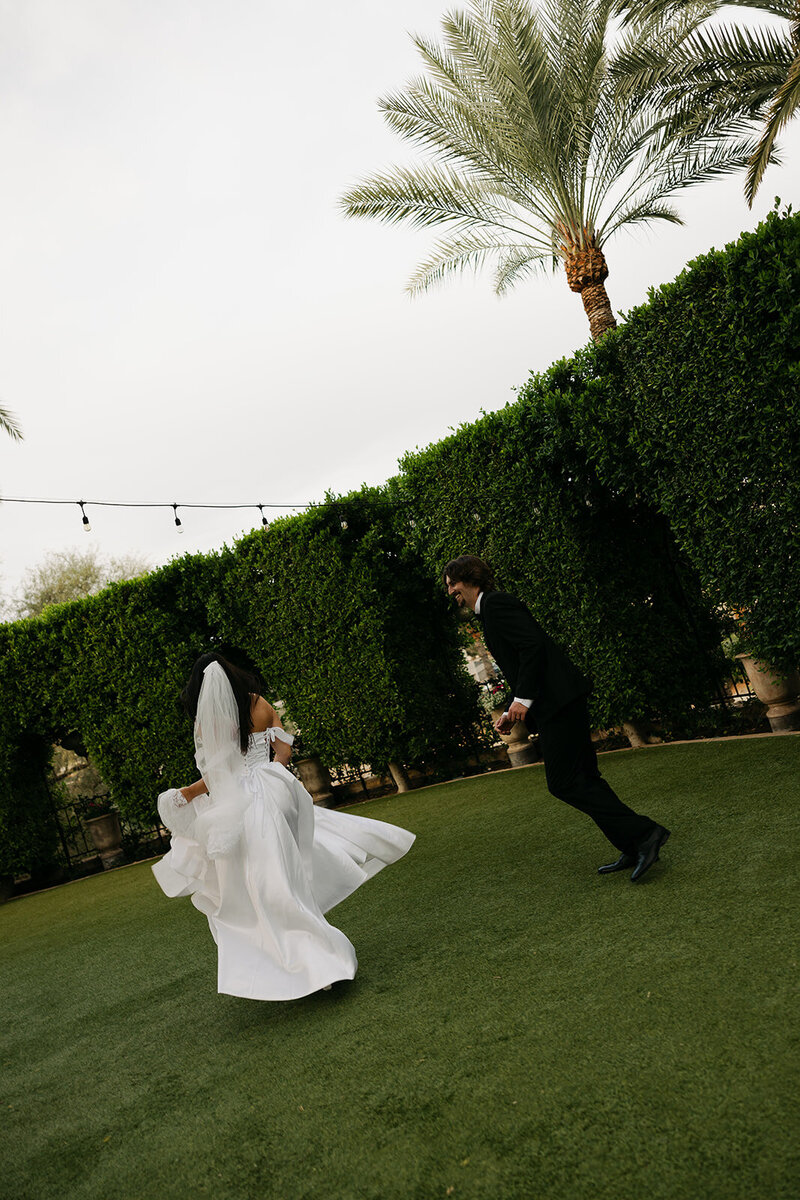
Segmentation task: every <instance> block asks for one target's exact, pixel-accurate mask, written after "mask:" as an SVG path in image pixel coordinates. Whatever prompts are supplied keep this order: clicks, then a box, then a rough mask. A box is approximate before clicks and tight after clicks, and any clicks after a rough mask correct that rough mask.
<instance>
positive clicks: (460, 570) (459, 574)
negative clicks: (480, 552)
mask: <svg viewBox="0 0 800 1200" xmlns="http://www.w3.org/2000/svg"><path fill="white" fill-rule="evenodd" d="M448 579H449V580H450V582H451V583H471V584H473V586H474V587H479V588H480V589H481V591H482V592H496V591H497V584H496V582H495V578H494V575H493V574H492V568H491V567H490V566H489V565H488V564H487V563H485V562H484V561H483V559H482V558H478V557H477V556H476V555H474V554H459V556H458V558H451V559H450V562H449V563H448V564H447V566H446V567H445V568H444V570H443V571H442V583H443V584H444V585H445V587H447V581H448Z"/></svg>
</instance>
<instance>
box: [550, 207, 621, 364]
mask: <svg viewBox="0 0 800 1200" xmlns="http://www.w3.org/2000/svg"><path fill="white" fill-rule="evenodd" d="M562 231H563V229H562ZM563 232H565V231H563ZM581 241H582V243H583V244H580V243H579V242H578V241H577V239H574V238H573V237H570V236H569V235H568V234H567V236H566V237H565V241H564V244H562V247H561V250H562V252H563V254H564V270H565V271H566V273H567V283H568V284H569V286H570V287H571V288H572V290H573V292H580V294H581V300H582V301H583V307H584V310H585V312H586V316H587V317H588V320H589V329H590V331H591V334H592V338H593V339H594V341H596V342H597V341H599V340H600V338H601V337H602V336H603V334H604V333H608V331H609V329H616V327H617V322H616V321H615V320H614V314H613V312H612V311H611V301H610V300H609V298H608V292H607V291H606V289H605V280H606V279H607V278H608V265H607V263H606V258H605V255H604V254H603V251H602V250H601V249H600V247H599V246H597V245H595V244H594V242H593V241H591V239H590V238H587V237H586V233H585V231H584V234H583V237H582V239H581Z"/></svg>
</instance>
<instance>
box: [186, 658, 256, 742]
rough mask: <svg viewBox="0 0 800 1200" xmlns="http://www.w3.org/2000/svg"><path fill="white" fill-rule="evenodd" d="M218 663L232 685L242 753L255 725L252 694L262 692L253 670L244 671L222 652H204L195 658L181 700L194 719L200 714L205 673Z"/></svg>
mask: <svg viewBox="0 0 800 1200" xmlns="http://www.w3.org/2000/svg"><path fill="white" fill-rule="evenodd" d="M212 662H215V663H219V665H220V666H221V667H222V669H223V671H224V672H225V674H226V675H227V676H228V682H229V683H230V685H231V687H232V688H233V695H234V699H235V700H236V707H237V708H238V710H239V745H240V746H241V748H242V754H244V753H245V751H246V750H247V739H248V737H249V736H250V733H251V730H252V728H253V718H252V714H251V704H252V702H253V695H256V696H258V695H259V694H260V692H261V686H262V685H261V680H260V679H259V678H258V676H257V675H255V674H254V673H253V672H252V671H243V670H242V668H241V667H235V666H234V665H233V663H232V662H228V660H227V658H223V657H222V655H221V654H215V653H214V652H213V651H212V652H211V653H209V654H201V655H200V657H199V658H197V659H195V662H194V666H193V667H192V670H191V674H190V675H189V678H188V679H187V681H186V686H185V687H184V689H183V691H182V692H181V703H182V704H183V707H184V708H185V709H186V711H187V713H188V714H189V716H190V717H191V718H192V720H194V719H195V717H196V716H197V701H198V700H199V699H200V688H201V687H202V686H203V672H204V671H205V669H206V667H207V666H208V665H209V663H212Z"/></svg>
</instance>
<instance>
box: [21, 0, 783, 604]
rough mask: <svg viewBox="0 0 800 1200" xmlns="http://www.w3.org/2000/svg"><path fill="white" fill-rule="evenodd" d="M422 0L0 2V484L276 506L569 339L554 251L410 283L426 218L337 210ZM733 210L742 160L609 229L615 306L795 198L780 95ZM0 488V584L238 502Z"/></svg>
mask: <svg viewBox="0 0 800 1200" xmlns="http://www.w3.org/2000/svg"><path fill="white" fill-rule="evenodd" d="M448 7H449V5H448V0H395V3H393V4H380V3H376V0H340V2H339V3H337V4H332V3H330V0H307V2H306V3H304V4H302V5H301V4H291V3H288V4H287V3H285V2H281V3H278V2H276V0H225V2H224V3H223V2H222V0H0V161H1V162H2V165H3V171H2V177H3V182H2V187H0V404H2V405H4V406H5V407H6V408H9V409H11V410H12V411H13V412H15V413H16V415H17V416H18V418H19V420H20V421H21V423H22V425H23V429H24V433H25V440H24V442H22V443H19V444H15V443H13V442H11V441H10V440H9V439H8V438H7V437H4V436H3V437H0V494H2V495H5V496H7V497H11V496H33V497H53V498H68V499H72V498H74V499H78V498H85V499H88V500H92V499H95V500H129V501H142V502H143V501H166V502H168V503H172V502H173V501H178V502H180V501H183V502H186V503H189V502H195V503H203V502H208V503H248V504H249V503H252V504H254V505H255V504H256V503H257V502H259V501H260V502H262V503H270V502H275V503H277V502H282V503H291V504H295V505H301V504H302V503H303V502H306V501H312V500H319V499H321V498H322V497H323V495H324V493H325V491H326V490H328V489H330V490H333V491H335V492H343V491H347V490H350V489H352V488H356V487H358V486H360V485H361V484H362V483H364V482H366V483H369V484H377V483H381V482H382V481H384V480H385V479H386V478H387V477H388V476H390V475H392V474H393V473H394V472H395V469H396V464H397V460H398V458H399V457H400V456H401V455H402V454H403V453H405V452H406V451H407V450H410V449H413V448H414V447H416V446H425V445H428V444H429V443H431V442H433V441H436V440H438V439H439V438H441V437H442V436H444V435H446V434H447V432H448V431H449V429H451V428H452V427H456V426H458V425H460V424H462V423H464V422H467V421H471V420H473V419H474V418H475V417H476V416H477V415H478V414H479V412H480V411H481V410H482V409H484V410H487V411H488V410H492V409H496V408H499V407H501V406H502V405H504V404H505V403H506V402H507V401H508V400H510V399H512V398H513V391H512V389H514V388H515V387H516V386H518V385H520V384H522V383H523V382H524V381H525V379H526V378H527V375H528V372H529V371H530V370H537V371H538V370H542V369H544V368H546V367H547V366H548V365H549V364H550V363H551V362H552V361H554V360H555V359H557V358H560V357H563V356H564V355H566V354H570V353H571V352H572V351H574V350H575V349H577V348H578V347H579V346H581V345H583V344H584V343H585V342H586V341H587V340H588V327H587V324H586V319H585V316H584V312H583V307H582V305H581V301H580V298H579V297H578V296H577V295H575V294H573V293H572V292H570V291H569V289H568V287H567V284H566V281H565V279H564V278H563V276H561V275H559V276H555V277H553V278H551V279H536V280H533V281H529V282H525V283H522V284H521V285H520V286H519V287H518V288H517V290H516V291H515V292H514V293H513V294H512V295H511V296H510V297H507V298H505V299H503V300H498V299H497V298H495V296H494V295H493V292H492V287H491V280H490V277H489V276H488V275H484V276H481V277H479V278H478V279H477V280H474V281H473V280H472V278H470V277H465V278H464V279H463V280H462V281H453V282H451V283H450V284H448V285H447V286H445V287H444V288H442V289H440V290H438V291H436V292H434V293H431V294H429V295H427V296H425V297H423V298H420V299H415V300H411V299H409V298H408V296H407V295H406V294H405V292H404V290H403V288H404V284H405V282H406V280H407V278H408V277H409V275H410V274H411V272H412V269H413V268H414V266H415V265H416V263H417V262H418V261H419V260H420V259H421V258H422V257H423V255H424V254H425V252H426V250H427V248H428V246H429V245H430V243H431V241H432V240H433V239H432V236H431V232H430V231H429V232H428V233H426V232H420V233H414V232H410V231H404V230H401V229H392V228H389V227H387V226H383V225H381V224H380V223H378V222H357V221H349V220H345V218H344V217H343V216H341V215H340V213H339V212H338V210H337V198H338V197H339V196H340V195H341V193H342V192H343V191H344V190H345V189H346V188H347V187H348V186H350V185H351V184H352V183H354V182H356V181H357V180H358V179H359V178H361V177H363V176H365V175H367V174H370V173H372V172H373V171H375V170H377V169H380V168H382V167H384V166H387V165H389V164H391V163H394V162H401V161H409V160H410V159H411V158H412V157H413V152H412V150H411V148H410V146H406V145H405V144H404V143H403V142H402V141H401V140H400V139H399V138H397V137H396V136H395V135H393V134H392V133H391V132H390V131H389V129H388V128H386V127H385V126H384V123H383V120H382V118H381V116H380V114H379V112H378V109H377V104H376V100H377V98H378V97H379V96H380V95H383V94H385V93H386V92H388V91H391V90H393V89H394V88H397V87H399V86H402V84H403V83H404V82H406V80H407V79H408V78H409V77H410V76H411V75H413V74H416V73H417V69H418V68H417V56H416V52H415V51H414V48H413V46H412V45H411V42H410V39H409V37H408V32H409V31H416V32H421V33H425V34H428V35H432V36H436V35H437V34H438V30H439V27H440V19H441V15H442V13H443V12H444V11H445V10H446V8H448ZM782 145H783V147H784V152H785V153H784V166H783V167H782V168H778V167H773V168H771V169H770V171H769V172H768V174H767V177H766V182H765V184H764V185H763V186H762V189H761V193H760V196H759V199H758V201H757V204H756V206H755V208H754V210H753V212H750V211H749V210H748V209H747V207H746V205H745V203H744V201H743V200H742V198H741V181H740V180H739V179H731V180H725V181H722V182H717V183H713V184H708V185H705V186H704V187H702V188H699V189H695V190H690V191H688V192H686V193H685V194H684V195H683V196H682V197H680V198H679V199H678V204H679V207H680V209H681V212H682V214H683V216H684V217H685V220H686V225H685V227H683V228H678V227H674V226H668V225H664V226H663V227H661V228H658V229H656V230H655V231H651V232H649V233H648V232H646V231H642V232H639V233H636V234H630V233H623V234H621V235H618V237H617V238H616V240H615V241H613V242H612V243H611V246H610V248H609V251H608V259H609V264H610V268H611V274H610V277H609V280H608V284H607V286H608V291H609V294H610V296H611V302H612V306H613V307H614V309H615V311H617V312H624V311H626V310H627V309H629V308H631V307H632V306H633V305H635V304H638V303H641V302H642V301H644V300H645V299H646V294H647V289H648V287H649V286H651V285H657V284H659V283H662V282H665V281H667V280H670V279H672V278H674V276H675V275H676V274H677V273H678V272H679V271H680V269H681V268H682V267H683V266H684V265H685V263H686V262H687V261H688V260H689V259H691V258H693V257H694V256H696V255H697V254H700V253H703V252H704V251H706V250H708V249H709V248H710V247H711V246H717V247H720V246H722V245H724V244H725V243H726V242H728V241H731V240H733V239H734V238H736V237H737V236H738V234H739V233H740V231H741V230H743V229H751V228H753V227H754V226H755V225H756V224H757V222H758V221H759V220H760V219H762V218H763V216H764V214H765V213H766V212H767V211H768V210H769V209H770V208H771V207H772V203H773V198H774V196H775V195H776V194H779V195H780V196H781V197H782V199H783V200H784V202H786V201H792V202H794V204H795V207H797V192H798V188H797V182H798V176H799V175H800V172H798V169H797V168H798V163H800V121H796V122H795V123H794V125H793V126H792V127H790V130H789V133H788V135H787V136H786V137H785V138H784V139H783V142H782ZM89 516H90V518H91V521H92V527H93V532H92V533H91V534H89V535H85V534H84V533H83V532H82V529H81V524H80V513H79V511H78V509H77V508H74V509H73V508H57V507H47V508H45V507H39V506H35V507H34V506H24V505H19V504H0V589H2V591H4V592H6V593H9V592H12V591H13V589H14V588H15V586H16V585H17V584H18V581H19V578H20V575H21V574H22V572H23V570H24V569H25V568H26V567H29V566H32V565H33V564H35V563H36V562H38V561H40V560H41V558H42V557H43V555H44V554H45V553H46V552H47V551H50V550H53V549H63V548H66V547H70V546H75V547H77V548H78V549H83V548H85V547H86V546H87V545H88V544H89V542H90V539H91V540H92V541H93V542H94V544H96V545H97V546H98V548H99V549H100V551H101V552H102V554H104V555H106V556H112V555H122V554H127V553H136V554H139V555H145V556H147V557H148V558H149V560H150V562H151V564H152V565H153V566H155V565H158V564H160V563H163V562H166V561H168V560H169V559H170V558H171V557H173V556H174V555H176V554H182V553H185V552H187V551H192V552H194V551H198V550H203V551H205V550H210V549H214V548H216V547H219V546H220V545H222V544H223V543H224V542H226V541H227V542H229V543H230V542H231V541H232V540H233V539H234V538H235V537H236V536H238V535H239V534H240V533H241V532H242V531H244V530H246V529H249V528H252V526H253V525H254V524H257V523H258V520H259V516H258V513H257V512H256V511H255V510H254V509H253V510H250V511H248V512H246V513H236V512H228V513H226V512H222V513H212V512H205V511H192V510H187V511H184V512H183V513H182V514H181V516H182V519H183V522H184V529H185V532H184V534H183V535H182V536H179V535H178V534H177V531H176V530H175V527H174V525H173V523H172V513H171V512H170V511H168V510H155V511H128V510H120V509H98V508H95V509H91V508H90V509H89Z"/></svg>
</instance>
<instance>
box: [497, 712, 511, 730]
mask: <svg viewBox="0 0 800 1200" xmlns="http://www.w3.org/2000/svg"><path fill="white" fill-rule="evenodd" d="M494 727H495V729H496V730H497V732H498V733H511V730H512V729H513V727H514V722H513V721H512V720H511V718H510V716H509V715H508V713H503V715H502V716H501V717H498V718H497V720H496V721H495V723H494Z"/></svg>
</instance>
